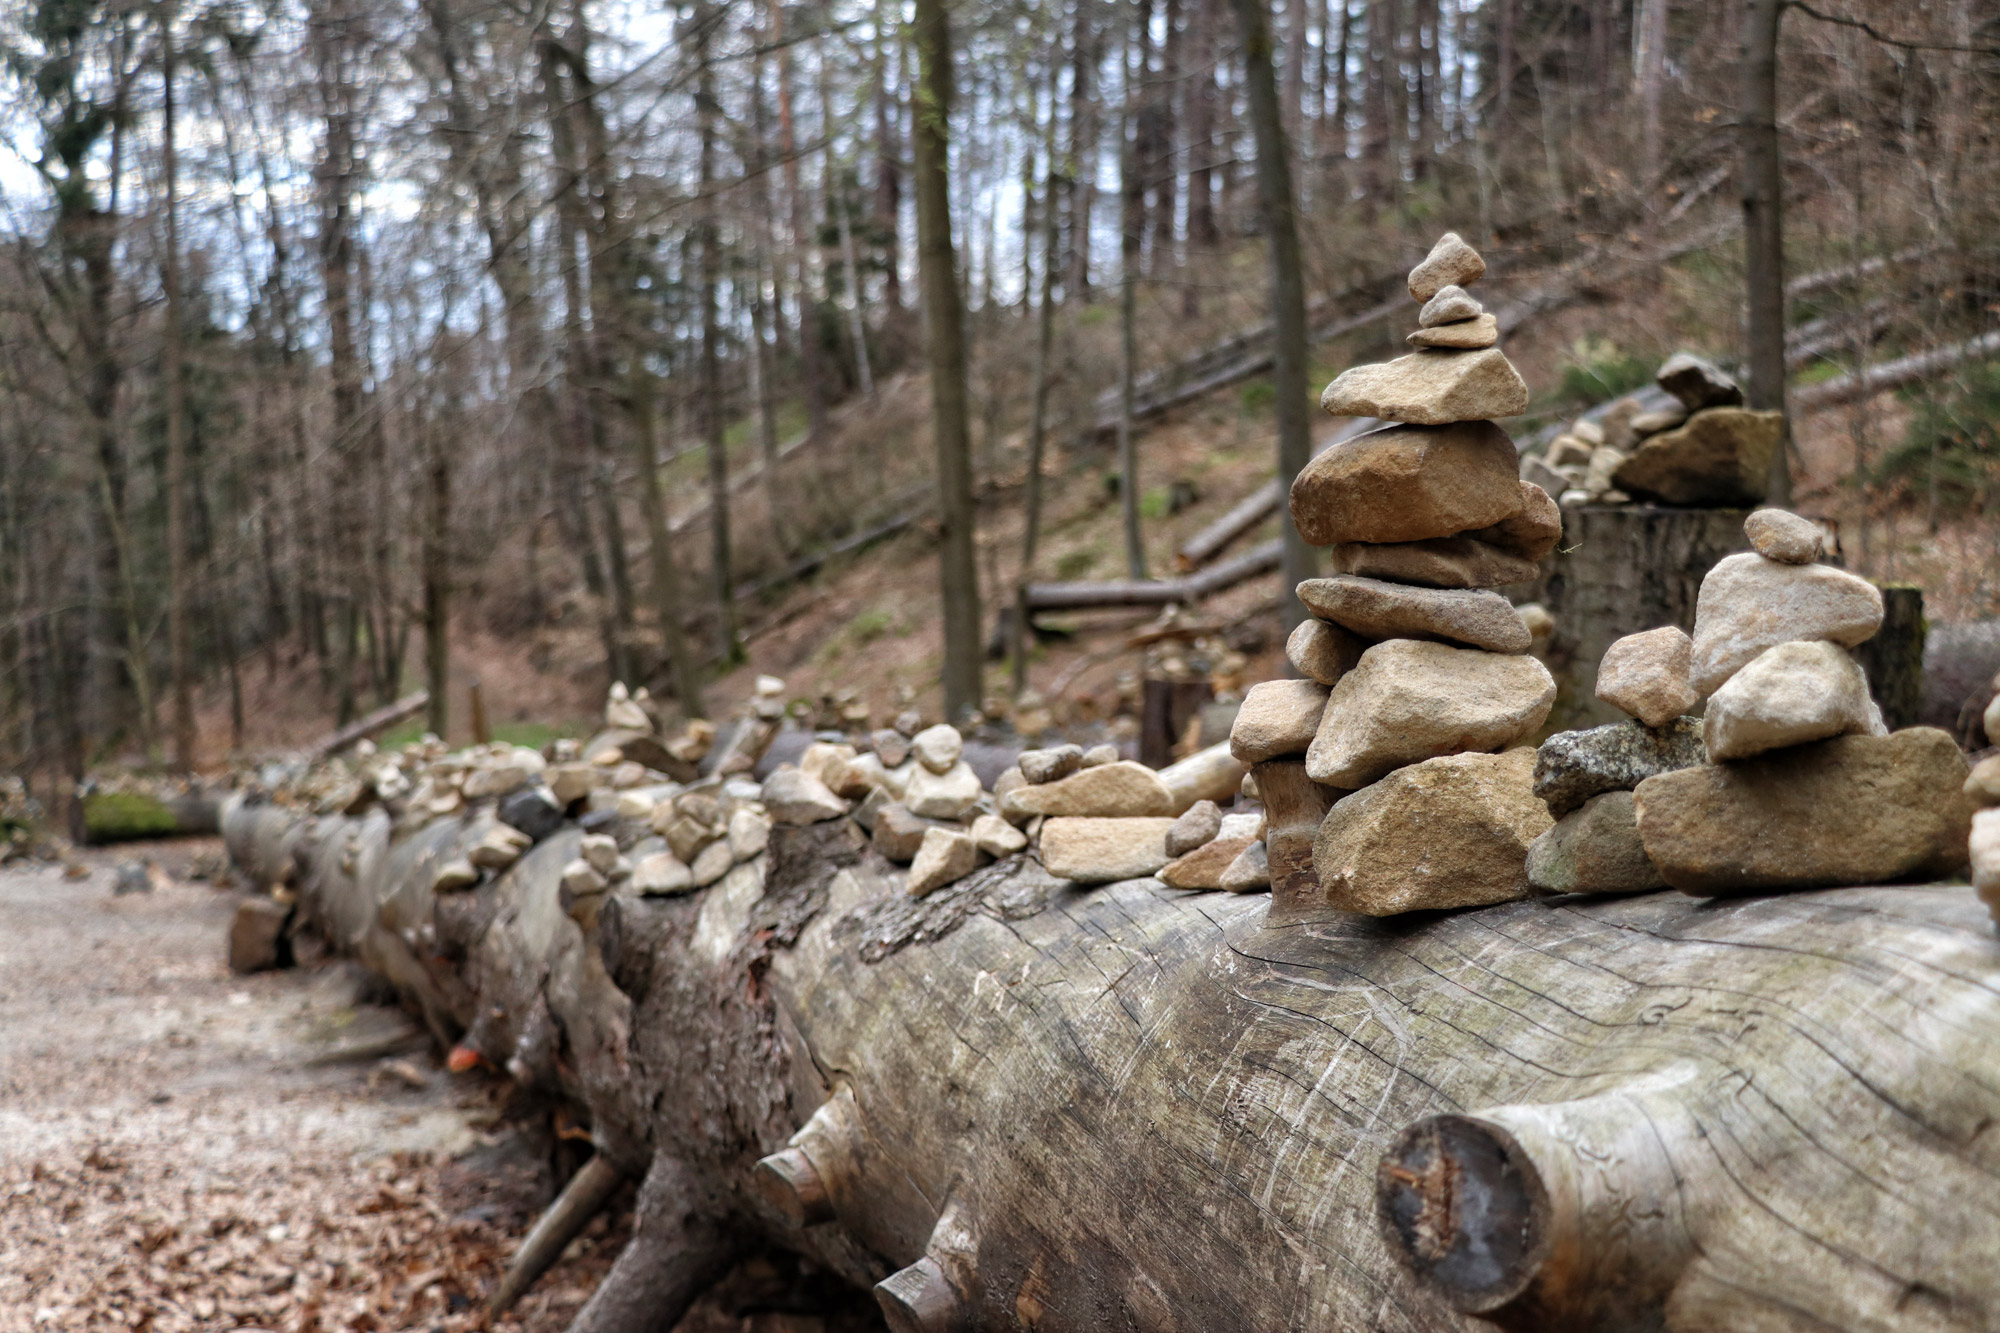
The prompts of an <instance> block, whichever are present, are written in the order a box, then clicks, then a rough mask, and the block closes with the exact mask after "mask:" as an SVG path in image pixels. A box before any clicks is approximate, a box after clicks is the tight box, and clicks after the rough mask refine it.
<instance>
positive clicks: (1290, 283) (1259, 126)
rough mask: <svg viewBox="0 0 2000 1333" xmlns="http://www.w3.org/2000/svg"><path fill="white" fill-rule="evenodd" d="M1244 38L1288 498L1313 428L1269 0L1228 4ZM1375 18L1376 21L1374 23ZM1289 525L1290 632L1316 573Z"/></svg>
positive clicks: (1294, 215) (1307, 455)
mask: <svg viewBox="0 0 2000 1333" xmlns="http://www.w3.org/2000/svg"><path fill="white" fill-rule="evenodd" d="M1230 3H1231V5H1232V6H1233V7H1234V9H1235V10H1236V24H1237V28H1238V29H1239V31H1240V32H1241V33H1242V38H1243V63H1244V68H1245V88H1246V90H1247V91H1248V93H1249V95H1250V124H1251V128H1252V129H1253V131H1254V132H1255V133H1256V136H1257V198H1258V203H1259V205H1260V211H1261V212H1262V214H1263V222H1264V242H1265V245H1266V246H1267V247H1268V249H1269V255H1270V264H1271V338H1272V364H1271V384H1272V387H1273V388H1274V389H1275V390H1276V394H1277V418H1278V460H1277V461H1278V485H1279V486H1280V487H1281V488H1282V489H1283V490H1284V491H1286V492H1287V493H1289V492H1290V490H1291V485H1292V479H1293V478H1294V477H1296V476H1297V475H1298V474H1299V472H1300V470H1301V469H1303V468H1304V467H1305V465H1306V464H1307V463H1308V462H1310V461H1311V459H1312V425H1311V421H1310V418H1309V417H1308V415H1307V413H1308V412H1309V410H1310V406H1309V401H1308V391H1307V387H1306V365H1307V358H1308V356H1309V351H1308V348H1307V345H1306V293H1305V265H1304V263H1303V262H1302V261H1301V259H1300V256H1299V223H1298V212H1297V206H1296V205H1295V203H1294V202H1293V200H1294V196H1293V193H1292V173H1291V156H1290V150H1289V147H1288V145H1287V144H1286V142H1285V126H1284V121H1283V119H1282V117H1280V115H1279V114H1278V110H1279V109H1278V88H1277V75H1276V73H1275V72H1274V71H1273V70H1272V68H1271V29H1270V23H1269V20H1268V16H1267V15H1266V13H1265V10H1264V3H1265V0H1230ZM1371 17H1372V16H1371ZM1283 522H1284V544H1285V545H1284V576H1283V583H1284V591H1283V593H1282V594H1281V595H1280V599H1279V605H1280V607H1281V609H1282V613H1283V615H1284V619H1285V623H1286V625H1287V626H1291V625H1296V624H1297V623H1299V621H1300V620H1302V619H1304V618H1305V608H1304V607H1302V606H1301V605H1300V604H1299V601H1298V598H1297V596H1296V595H1294V594H1293V592H1292V590H1293V589H1294V588H1296V587H1298V585H1299V584H1300V583H1302V582H1304V581H1305V580H1306V579H1309V578H1312V577H1313V576H1314V574H1316V573H1317V572H1318V558H1317V554H1316V553H1315V552H1314V550H1313V548H1312V547H1310V546H1308V545H1307V544H1306V543H1305V540H1304V539H1303V538H1301V537H1300V536H1299V532H1298V528H1297V527H1296V526H1294V525H1293V523H1292V516H1291V511H1290V509H1289V508H1287V509H1286V510H1285V512H1284V515H1283Z"/></svg>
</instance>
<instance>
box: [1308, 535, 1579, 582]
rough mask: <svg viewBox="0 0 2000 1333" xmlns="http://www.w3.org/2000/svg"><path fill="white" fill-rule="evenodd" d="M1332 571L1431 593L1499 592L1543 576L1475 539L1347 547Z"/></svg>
mask: <svg viewBox="0 0 2000 1333" xmlns="http://www.w3.org/2000/svg"><path fill="white" fill-rule="evenodd" d="M1327 567H1328V568H1329V569H1332V570H1333V571H1334V572H1335V573H1337V574H1357V575H1360V576H1361V577H1363V578H1371V579H1387V580H1389V581H1390V582H1391V583H1414V584H1417V585H1419V586H1422V587H1427V588H1499V587H1504V586H1506V585H1507V584H1510V583H1525V582H1527V581H1528V580H1530V579H1532V578H1534V577H1535V575H1536V574H1537V573H1539V572H1540V570H1539V567H1538V566H1537V565H1536V563H1535V562H1534V561H1533V560H1523V559H1522V558H1521V557H1520V556H1518V555H1513V554H1511V553H1509V552H1507V551H1503V550H1501V549H1500V548H1499V547H1497V546H1493V545H1490V544H1489V543H1486V542H1483V541H1480V540H1478V539H1477V538H1474V537H1433V538H1431V539H1430V540H1429V541H1421V542H1342V543H1341V544H1340V545H1338V546H1334V547H1330V548H1329V549H1328V550H1327Z"/></svg>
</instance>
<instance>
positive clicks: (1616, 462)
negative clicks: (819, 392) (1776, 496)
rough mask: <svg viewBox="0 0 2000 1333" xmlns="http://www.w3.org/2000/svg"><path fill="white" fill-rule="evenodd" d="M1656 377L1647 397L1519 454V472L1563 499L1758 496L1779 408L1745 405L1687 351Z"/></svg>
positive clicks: (1737, 502) (1704, 500)
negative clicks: (1656, 387)
mask: <svg viewBox="0 0 2000 1333" xmlns="http://www.w3.org/2000/svg"><path fill="white" fill-rule="evenodd" d="M1655 379H1656V382H1657V383H1658V385H1659V388H1660V390H1661V392H1660V393H1659V394H1658V395H1657V396H1651V397H1650V401H1649V400H1648V399H1642V398H1638V397H1628V398H1621V399H1619V400H1618V401H1617V402H1614V403H1612V404H1611V405H1610V406H1609V407H1607V408H1605V409H1604V410H1603V411H1602V412H1600V413H1596V414H1594V415H1593V416H1589V417H1584V418H1580V419H1578V420H1577V421H1574V422H1572V423H1571V424H1570V425H1569V426H1568V427H1567V428H1566V429H1564V430H1563V431H1562V432H1560V433H1559V434H1557V435H1556V436H1555V438H1554V439H1552V440H1550V441H1549V443H1548V445H1547V447H1546V448H1545V449H1543V450H1542V451H1541V452H1540V453H1539V454H1536V453H1524V454H1523V455H1522V456H1521V476H1522V477H1523V478H1524V479H1525V480H1528V481H1533V482H1535V483H1536V484H1537V485H1539V486H1541V487H1543V488H1544V489H1545V490H1547V491H1549V493H1550V494H1552V495H1555V496H1557V497H1558V499H1559V501H1560V502H1561V503H1562V504H1565V505H1569V504H1581V503H1592V504H1623V503H1626V502H1629V501H1632V500H1646V501H1653V502H1657V503H1661V504H1669V505H1686V506H1712V507H1718V508H1731V507H1737V506H1742V505H1751V504H1756V503H1757V502H1758V501H1760V500H1762V499H1763V498H1764V491H1765V486H1766V483H1767V479H1768V477H1769V474H1770V467H1771V459H1772V457H1773V456H1774V455H1775V454H1776V452H1777V449H1778V442H1779V440H1780V439H1781V438H1782V434H1783V429H1784V417H1783V414H1782V413H1778V412H1759V411H1753V410H1751V409H1749V408H1746V407H1744V406H1743V405H1742V404H1743V390H1742V389H1741V388H1740V387H1738V385H1737V383H1736V381H1735V380H1734V379H1732V378H1730V376H1729V375H1728V373H1727V372H1725V371H1723V370H1722V369H1720V368H1719V367H1717V366H1716V365H1714V364H1713V363H1711V362H1708V361H1705V360H1703V359H1702V358H1701V357H1698V356H1695V355H1693V354H1692V353H1689V352H1679V353H1676V354H1675V355H1674V356H1672V357H1669V358H1668V359H1667V361H1666V362H1665V363H1664V364H1663V365H1661V367H1660V369H1659V373H1658V375H1657V376H1656V377H1655Z"/></svg>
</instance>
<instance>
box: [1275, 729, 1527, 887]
mask: <svg viewBox="0 0 2000 1333" xmlns="http://www.w3.org/2000/svg"><path fill="white" fill-rule="evenodd" d="M1534 766H1535V752H1534V751H1533V750H1530V749H1527V748H1526V747H1523V748H1521V749H1516V750H1509V751H1508V752H1507V753H1505V754H1459V755H1451V756H1448V757H1446V758H1442V759H1426V760H1425V761H1424V762H1423V763H1421V764H1412V765H1410V766H1409V767H1408V768H1402V769H1398V770H1397V771H1396V772H1394V773H1391V774H1390V775H1389V776H1388V777H1386V778H1383V779H1382V780H1381V781H1380V782H1377V783H1375V784H1374V785H1373V786H1370V787H1364V788H1362V789H1361V790H1360V791H1358V792H1356V793H1354V795H1352V796H1349V797H1348V798H1347V799H1345V800H1343V801H1341V802H1340V804H1338V805H1336V806H1334V807H1333V810H1332V812H1331V813H1330V814H1328V815H1327V817H1326V822H1325V823H1323V824H1321V825H1320V830H1319V837H1318V838H1317V839H1316V840H1315V841H1314V843H1313V865H1314V867H1315V869H1317V870H1318V872H1319V882H1320V888H1321V891H1322V892H1323V893H1324V895H1325V901H1326V903H1327V904H1328V905H1330V906H1332V907H1335V908H1339V909H1341V910H1343V911H1349V912H1364V913H1366V914H1367V915H1369V916H1392V915H1394V914H1396V913H1398V912H1418V911H1425V910H1431V909H1439V908H1454V907H1483V906H1485V905H1486V904H1488V903H1503V902H1507V901H1509V900H1511V899H1514V898H1522V897H1526V896H1527V894H1528V869H1527V863H1528V847H1529V845H1530V844H1531V843H1533V842H1534V840H1535V839H1536V838H1538V837H1540V836H1541V835H1542V833H1543V832H1544V831H1545V830H1547V829H1548V828H1549V826H1550V824H1551V823H1552V822H1553V821H1552V820H1550V818H1549V812H1548V809H1547V807H1545V806H1544V805H1543V804H1542V803H1541V802H1540V801H1538V800H1536V799H1535V797H1534V793H1533V792H1532V790H1531V789H1530V786H1529V783H1530V780H1531V775H1532V773H1533V771H1534Z"/></svg>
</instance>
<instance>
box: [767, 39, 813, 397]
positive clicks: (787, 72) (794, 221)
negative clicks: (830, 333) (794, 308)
mask: <svg viewBox="0 0 2000 1333" xmlns="http://www.w3.org/2000/svg"><path fill="white" fill-rule="evenodd" d="M767 12H768V13H769V14H770V18H771V41H772V43H773V44H775V45H776V46H777V47H778V154H779V156H780V157H781V158H782V159H783V161H784V166H785V170H784V178H785V211H786V218H787V221H788V222H789V223H790V226H791V234H792V257H793V259H794V261H795V262H796V265H797V270H796V274H795V286H796V288H797V290H796V291H795V292H794V297H795V299H796V300H797V301H798V305H799V324H798V329H799V389H800V391H801V392H802V393H803V394H804V396H805V401H806V432H807V433H808V434H809V435H814V436H819V435H824V434H825V433H826V408H827V401H826V397H827V395H826V371H825V369H824V368H823V367H822V366H821V364H820V355H821V351H822V349H821V347H820V342H819V305H818V297H817V295H816V293H815V292H814V289H813V271H812V247H813V240H812V232H811V229H810V227H809V225H808V223H807V220H806V200H805V191H804V190H803V189H801V188H800V186H799V147H798V140H797V136H796V132H795V127H794V125H793V120H792V48H791V45H790V44H789V43H788V42H786V41H785V9H784V5H783V4H782V3H781V0H769V3H768V5H767Z"/></svg>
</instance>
